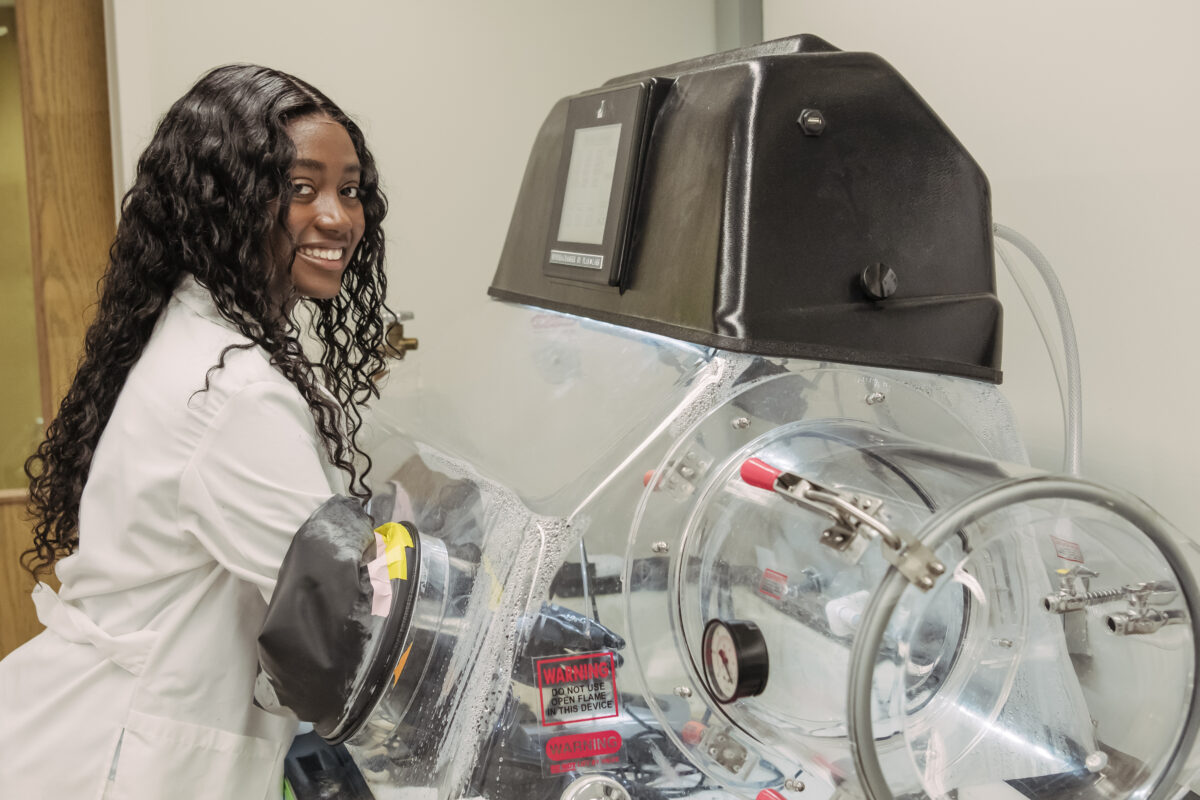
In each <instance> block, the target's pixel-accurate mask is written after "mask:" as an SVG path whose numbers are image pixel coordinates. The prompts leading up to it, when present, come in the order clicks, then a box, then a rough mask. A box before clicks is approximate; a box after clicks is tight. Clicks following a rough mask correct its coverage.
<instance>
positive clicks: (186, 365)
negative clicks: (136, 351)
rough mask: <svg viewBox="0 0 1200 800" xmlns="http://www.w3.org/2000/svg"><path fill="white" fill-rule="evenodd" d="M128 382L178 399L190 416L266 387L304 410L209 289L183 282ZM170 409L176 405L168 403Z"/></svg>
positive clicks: (192, 281)
mask: <svg viewBox="0 0 1200 800" xmlns="http://www.w3.org/2000/svg"><path fill="white" fill-rule="evenodd" d="M129 377H130V383H131V384H133V385H138V384H142V385H143V387H142V388H145V389H150V388H152V390H153V391H155V392H159V393H161V396H162V397H163V398H164V399H167V398H170V399H171V400H172V401H177V400H178V399H180V398H182V399H184V400H185V401H186V406H187V407H188V408H189V409H191V410H192V411H193V412H202V411H205V410H207V411H208V412H209V413H212V412H215V411H216V410H217V408H219V407H220V406H221V405H223V404H224V402H225V401H226V400H227V399H228V398H229V397H231V396H233V395H235V394H237V393H238V392H240V391H242V390H243V389H245V388H247V387H249V386H254V385H257V384H267V385H270V386H272V387H273V388H275V389H277V390H278V391H279V392H280V393H281V394H282V395H283V396H285V397H289V398H292V399H293V400H294V401H295V402H296V403H298V404H299V405H301V406H305V405H306V404H305V403H304V400H303V398H302V397H301V396H300V392H299V391H298V390H297V389H296V388H295V387H294V386H293V385H292V384H291V382H289V381H288V380H287V378H285V377H284V376H283V375H282V374H281V373H280V372H279V371H278V370H277V369H275V368H274V367H272V366H271V361H270V357H269V356H268V354H267V353H266V351H264V350H263V349H262V348H261V347H259V346H257V345H255V344H254V342H253V341H251V340H250V339H249V338H248V337H247V336H246V335H245V334H243V333H242V332H241V331H239V330H238V329H237V328H236V327H235V326H234V325H233V323H231V322H229V321H228V320H226V319H225V318H224V317H222V316H221V314H220V312H219V311H218V310H217V306H216V303H215V302H214V301H213V299H212V296H211V295H210V294H209V292H208V290H207V289H205V288H204V287H203V286H201V285H200V284H199V283H197V282H196V281H195V279H194V278H190V277H189V278H186V279H185V280H184V281H183V282H182V283H181V284H180V287H179V288H178V289H176V291H175V293H174V295H173V296H172V297H171V300H170V302H169V303H168V305H167V308H166V309H165V311H164V312H163V315H162V317H161V319H160V320H159V322H158V326H157V327H156V329H155V331H154V334H153V336H151V338H150V341H149V342H148V343H147V345H146V349H145V350H144V351H143V353H142V357H141V359H140V360H139V362H138V364H137V365H136V366H135V367H134V370H133V372H132V373H131V374H130V376H129ZM172 405H174V402H172Z"/></svg>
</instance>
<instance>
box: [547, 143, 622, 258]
mask: <svg viewBox="0 0 1200 800" xmlns="http://www.w3.org/2000/svg"><path fill="white" fill-rule="evenodd" d="M620 143H621V124H620V123H616V124H612V125H596V126H593V127H590V128H576V129H575V138H574V143H573V144H572V147H571V160H570V166H568V167H567V185H566V191H565V192H564V194H563V203H562V216H561V217H560V219H559V223H558V241H560V242H579V243H582V244H603V243H604V226H605V223H606V222H607V221H608V207H609V202H610V200H611V198H612V191H613V175H614V173H615V172H616V167H617V154H618V152H619V145H620Z"/></svg>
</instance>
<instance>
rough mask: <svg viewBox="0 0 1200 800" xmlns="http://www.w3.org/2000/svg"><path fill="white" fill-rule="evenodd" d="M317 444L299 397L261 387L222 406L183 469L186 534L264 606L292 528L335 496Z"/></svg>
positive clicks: (273, 386) (278, 387) (269, 384)
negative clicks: (249, 585) (254, 590)
mask: <svg viewBox="0 0 1200 800" xmlns="http://www.w3.org/2000/svg"><path fill="white" fill-rule="evenodd" d="M320 446H321V445H320V444H319V442H318V440H317V438H316V434H315V428H314V426H313V423H312V417H311V416H309V411H308V407H307V406H306V405H305V404H304V401H303V399H302V398H301V397H300V395H299V393H298V392H296V390H295V389H294V388H292V387H291V386H289V385H284V384H281V383H277V382H273V381H260V382H256V383H252V384H250V385H248V386H246V387H244V388H241V389H239V390H238V391H237V392H236V393H234V394H233V395H232V396H231V397H230V398H229V399H228V400H227V401H226V402H225V404H224V406H223V407H222V408H221V410H220V411H219V412H218V413H217V415H216V416H215V418H214V419H213V421H212V423H211V425H210V428H209V430H208V431H207V433H206V435H205V437H204V438H203V439H202V440H201V442H200V444H199V446H198V447H197V449H196V452H195V454H194V455H193V456H192V458H191V460H190V462H189V464H188V466H187V468H186V469H185V470H184V473H183V478H182V482H181V484H180V494H179V497H180V508H179V513H180V521H181V524H182V525H183V527H184V529H185V530H186V531H189V532H191V533H192V534H193V535H194V536H195V537H196V539H197V540H198V541H199V542H200V544H201V546H202V547H203V548H204V549H205V550H207V551H208V552H209V553H210V554H211V555H212V557H213V558H214V559H216V561H217V562H218V563H219V564H221V565H222V566H223V567H225V568H226V569H228V570H229V571H230V572H232V573H233V574H234V575H236V576H238V577H239V578H242V579H243V580H246V581H248V582H250V583H252V584H254V585H255V586H257V587H258V589H259V591H260V592H261V593H262V596H263V599H264V600H266V601H267V602H270V600H271V593H272V591H273V590H274V588H275V580H276V577H277V575H278V573H279V565H280V563H281V562H282V561H283V557H284V555H285V554H286V553H287V549H288V546H289V545H290V544H291V541H292V537H293V536H294V535H295V533H296V530H297V529H298V528H299V527H300V526H301V525H302V524H303V523H304V521H305V520H306V519H308V517H309V515H310V514H311V513H312V512H313V511H314V510H316V508H317V506H319V505H320V504H321V503H323V502H324V501H325V500H327V499H328V498H329V497H330V496H331V495H332V494H333V491H332V489H331V488H330V485H329V481H328V479H327V478H326V476H325V472H324V470H323V468H322V463H323V462H322V455H321V453H320V450H319V448H320Z"/></svg>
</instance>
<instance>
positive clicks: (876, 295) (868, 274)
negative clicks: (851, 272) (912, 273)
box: [858, 264, 900, 300]
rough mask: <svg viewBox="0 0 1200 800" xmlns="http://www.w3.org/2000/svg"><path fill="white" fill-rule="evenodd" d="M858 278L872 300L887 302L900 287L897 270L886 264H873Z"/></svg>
mask: <svg viewBox="0 0 1200 800" xmlns="http://www.w3.org/2000/svg"><path fill="white" fill-rule="evenodd" d="M858 277H859V280H860V281H861V282H862V288H863V291H864V292H866V293H867V297H870V298H871V299H872V300H886V299H887V298H889V297H891V296H892V295H894V294H895V293H896V287H898V286H899V285H900V279H899V278H897V277H896V272H895V270H893V269H892V268H891V267H889V266H887V265H886V264H871V265H869V266H868V267H867V268H866V269H864V270H863V271H862V274H861V275H859V276H858Z"/></svg>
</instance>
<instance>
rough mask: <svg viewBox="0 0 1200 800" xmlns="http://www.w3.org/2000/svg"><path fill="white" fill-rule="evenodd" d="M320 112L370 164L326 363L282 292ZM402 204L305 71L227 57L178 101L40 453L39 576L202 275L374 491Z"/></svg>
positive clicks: (35, 485) (327, 441)
mask: <svg viewBox="0 0 1200 800" xmlns="http://www.w3.org/2000/svg"><path fill="white" fill-rule="evenodd" d="M311 115H326V116H328V117H330V118H332V119H333V120H335V121H336V122H339V123H340V124H341V125H342V126H343V127H344V128H345V129H346V131H347V133H349V135H350V139H351V141H352V142H353V143H354V149H355V151H356V153H357V155H358V160H359V163H360V165H361V168H362V173H361V176H360V195H359V197H360V198H361V201H362V206H363V212H364V213H363V216H364V218H365V229H364V233H363V236H362V239H361V241H360V243H359V245H358V249H357V250H356V251H355V252H354V254H353V256H352V258H351V260H350V263H349V266H348V267H347V269H346V271H345V273H344V275H343V278H342V289H341V293H340V294H338V295H337V296H336V297H334V298H331V299H328V300H305V301H303V302H305V303H306V304H307V305H308V306H309V308H310V309H311V313H310V314H309V315H308V316H309V323H308V324H309V330H310V332H311V334H312V338H313V339H314V340H315V341H316V342H317V343H319V346H320V349H321V353H320V356H319V358H318V359H316V360H312V359H310V358H309V357H307V356H306V355H305V352H304V350H303V348H302V346H301V342H300V330H299V326H298V323H297V322H296V321H295V320H296V316H295V315H294V314H293V313H291V311H290V310H285V309H284V308H283V302H284V301H281V299H280V298H279V297H278V296H277V295H278V291H276V292H274V293H273V292H272V290H271V287H272V278H273V276H275V275H276V273H277V272H278V270H279V269H281V268H282V267H281V266H280V265H281V263H282V264H290V263H291V258H289V257H286V256H285V257H284V258H281V257H280V254H278V253H273V252H272V248H271V246H270V242H271V241H272V234H273V233H274V232H276V231H277V230H280V229H282V230H286V227H285V221H286V219H287V214H288V208H289V203H290V201H291V191H292V187H291V183H290V181H289V177H288V174H289V171H290V169H291V166H292V163H293V161H294V159H295V148H294V147H293V145H292V141H291V139H290V138H289V136H288V133H287V126H288V124H289V123H291V122H294V121H296V120H298V119H301V118H304V117H308V116H311ZM386 213H387V199H386V198H385V197H384V195H383V192H382V191H381V190H380V187H379V174H378V172H377V171H376V168H375V160H374V158H373V157H372V156H371V152H370V150H368V149H367V146H366V142H365V140H364V138H363V134H362V131H361V130H360V129H359V127H358V126H357V125H356V124H355V123H354V122H353V121H352V120H351V119H350V118H349V117H348V116H346V114H345V113H344V112H343V111H342V110H341V109H340V108H338V107H337V106H336V105H334V103H333V102H332V101H331V100H329V98H327V97H326V96H325V95H323V94H322V93H321V92H319V91H318V90H317V89H315V88H313V87H312V86H310V85H309V84H307V83H305V82H304V81H302V80H300V79H298V78H295V77H293V76H291V75H288V74H286V73H283V72H279V71H277V70H273V69H268V68H265V67H259V66H251V65H231V66H225V67H218V68H217V69H214V70H212V71H211V72H209V73H208V74H206V75H205V76H204V77H203V78H201V79H200V80H199V81H198V82H197V83H196V85H195V86H193V87H192V88H191V90H189V91H188V93H187V94H185V95H184V96H183V97H182V98H180V99H179V100H178V101H177V102H176V103H175V104H174V105H173V106H171V109H170V110H169V111H168V112H167V113H166V115H165V116H164V117H163V119H162V121H161V122H160V123H159V126H158V130H157V131H156V132H155V134H154V138H153V139H152V141H151V142H150V145H149V146H148V147H147V148H146V150H145V152H144V153H143V154H142V156H141V158H140V159H139V160H138V165H137V177H136V180H135V181H134V184H133V188H132V189H130V190H129V192H128V193H127V194H126V195H125V198H124V200H123V201H122V207H121V220H120V223H119V224H118V226H117V234H116V239H115V240H114V242H113V245H112V247H111V248H110V250H109V264H108V269H107V271H106V273H105V275H104V277H103V279H102V280H101V285H100V302H99V305H98V308H97V312H96V317H95V320H94V321H93V322H92V324H91V327H90V328H88V331H87V335H86V338H85V343H84V352H83V356H82V358H81V361H80V364H79V368H78V371H77V372H76V373H75V378H74V380H73V382H72V384H71V388H70V389H69V390H68V392H67V394H66V397H65V398H64V399H63V401H62V404H61V405H60V406H59V410H58V416H57V417H55V419H54V421H53V422H52V423H51V424H50V426H49V427H48V428H47V430H46V438H45V439H44V440H43V441H42V443H41V445H40V446H39V447H38V449H37V451H36V452H35V453H34V454H33V455H32V456H31V457H30V458H29V459H28V460H27V461H26V462H25V474H26V475H27V476H28V477H29V481H30V489H29V497H30V500H29V508H30V512H31V514H32V516H33V519H34V528H33V545H32V547H30V548H29V549H28V550H26V551H25V552H24V553H23V554H22V557H21V563H22V564H23V565H24V567H25V568H26V569H27V570H28V571H29V572H31V573H32V574H33V575H34V577H35V578H36V577H37V576H38V575H40V574H41V573H44V572H47V571H48V570H49V569H50V568H51V567H52V566H53V564H54V562H55V561H56V560H58V559H59V558H61V557H63V556H65V555H68V554H70V553H71V552H72V551H73V550H74V549H75V547H76V545H77V544H78V541H79V531H78V523H79V501H80V497H81V495H82V493H83V486H84V483H85V481H86V480H87V476H88V469H89V467H90V465H91V462H92V455H93V453H94V452H95V449H96V445H97V443H98V442H99V440H100V435H101V433H102V432H103V431H104V427H105V425H106V424H107V423H108V420H109V417H110V416H111V415H112V411H113V407H114V406H115V405H116V402H117V395H118V394H119V393H120V391H121V388H122V386H123V385H124V383H125V378H126V377H127V376H128V374H129V370H130V369H131V368H132V367H133V365H134V363H135V362H137V360H138V358H139V356H140V355H141V353H142V350H143V349H144V348H145V346H146V342H147V341H148V340H149V338H150V334H151V331H153V329H154V326H155V322H156V321H157V320H158V317H159V315H160V314H161V313H162V310H163V309H164V308H165V307H166V305H167V302H168V300H169V299H170V298H171V294H172V292H173V291H174V290H175V288H176V286H177V285H178V284H179V282H180V280H181V279H182V278H183V277H184V276H185V275H188V274H191V275H193V276H195V278H196V280H197V281H198V282H199V283H200V284H202V285H203V286H204V287H206V288H207V289H208V290H209V291H210V292H211V293H212V296H213V299H214V300H215V301H216V305H217V308H218V309H219V310H220V312H221V315H222V316H223V317H225V318H226V319H227V320H229V321H230V322H231V323H233V324H234V325H235V326H236V327H237V329H238V330H239V331H241V333H242V334H243V335H244V336H245V337H246V338H247V339H249V343H246V344H244V345H235V346H234V347H235V348H239V347H244V348H252V347H255V346H258V347H261V348H262V349H263V350H265V351H266V352H267V353H268V354H269V356H270V360H271V364H272V365H273V366H274V367H275V368H276V369H278V370H279V371H280V372H281V373H282V374H283V375H284V376H285V377H286V378H287V379H288V380H289V381H291V383H292V384H293V385H295V387H296V388H297V389H298V390H299V391H300V394H301V395H302V396H303V397H304V400H305V401H306V402H307V403H308V407H309V409H310V411H311V412H312V416H313V420H314V421H315V423H316V428H317V431H318V433H319V434H320V437H321V439H322V440H323V443H324V446H325V450H326V452H327V454H328V456H329V459H330V461H331V463H333V464H334V465H336V466H337V467H338V468H340V469H342V470H343V471H344V472H346V473H347V475H348V476H349V479H350V480H349V484H350V490H351V492H352V493H353V494H355V495H357V496H359V497H365V496H366V494H367V490H366V487H365V485H364V483H363V479H364V478H365V476H366V474H367V473H368V472H369V471H370V466H371V462H370V458H369V457H368V456H367V455H366V454H365V453H363V452H362V451H361V450H360V449H359V446H358V443H357V435H358V432H359V430H360V429H361V427H362V416H361V412H360V407H361V404H362V403H364V402H365V401H366V400H368V399H369V398H370V397H372V396H377V395H378V392H377V390H376V388H375V385H374V383H372V381H371V376H372V375H374V374H376V373H378V372H379V371H380V370H381V369H382V367H383V359H382V357H381V356H380V354H379V353H380V348H381V345H382V343H383V337H384V323H383V319H382V317H383V314H384V312H385V311H386V306H385V304H384V298H385V295H386V292H387V278H386V277H385V275H384V270H383V256H384V237H383V230H382V228H381V224H382V222H383V218H384V215H385V214H386ZM293 248H294V246H293ZM292 255H293V256H294V253H293V254H292ZM290 300H291V299H290V298H289V301H290ZM231 349H232V348H231ZM228 352H229V350H228V349H227V350H226V351H225V352H224V353H222V354H221V358H220V361H219V363H218V364H217V365H214V369H219V368H220V367H221V366H223V365H224V362H225V356H226V355H227V354H228ZM209 374H210V376H211V374H212V371H211V370H210V372H209ZM206 383H207V382H206ZM321 386H324V387H325V389H327V390H328V391H329V392H330V393H331V394H332V397H331V396H330V394H326V392H325V391H323V390H322V389H321V388H320V387H321ZM198 388H200V387H198ZM356 462H357V463H356ZM360 468H361V471H359V470H360Z"/></svg>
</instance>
